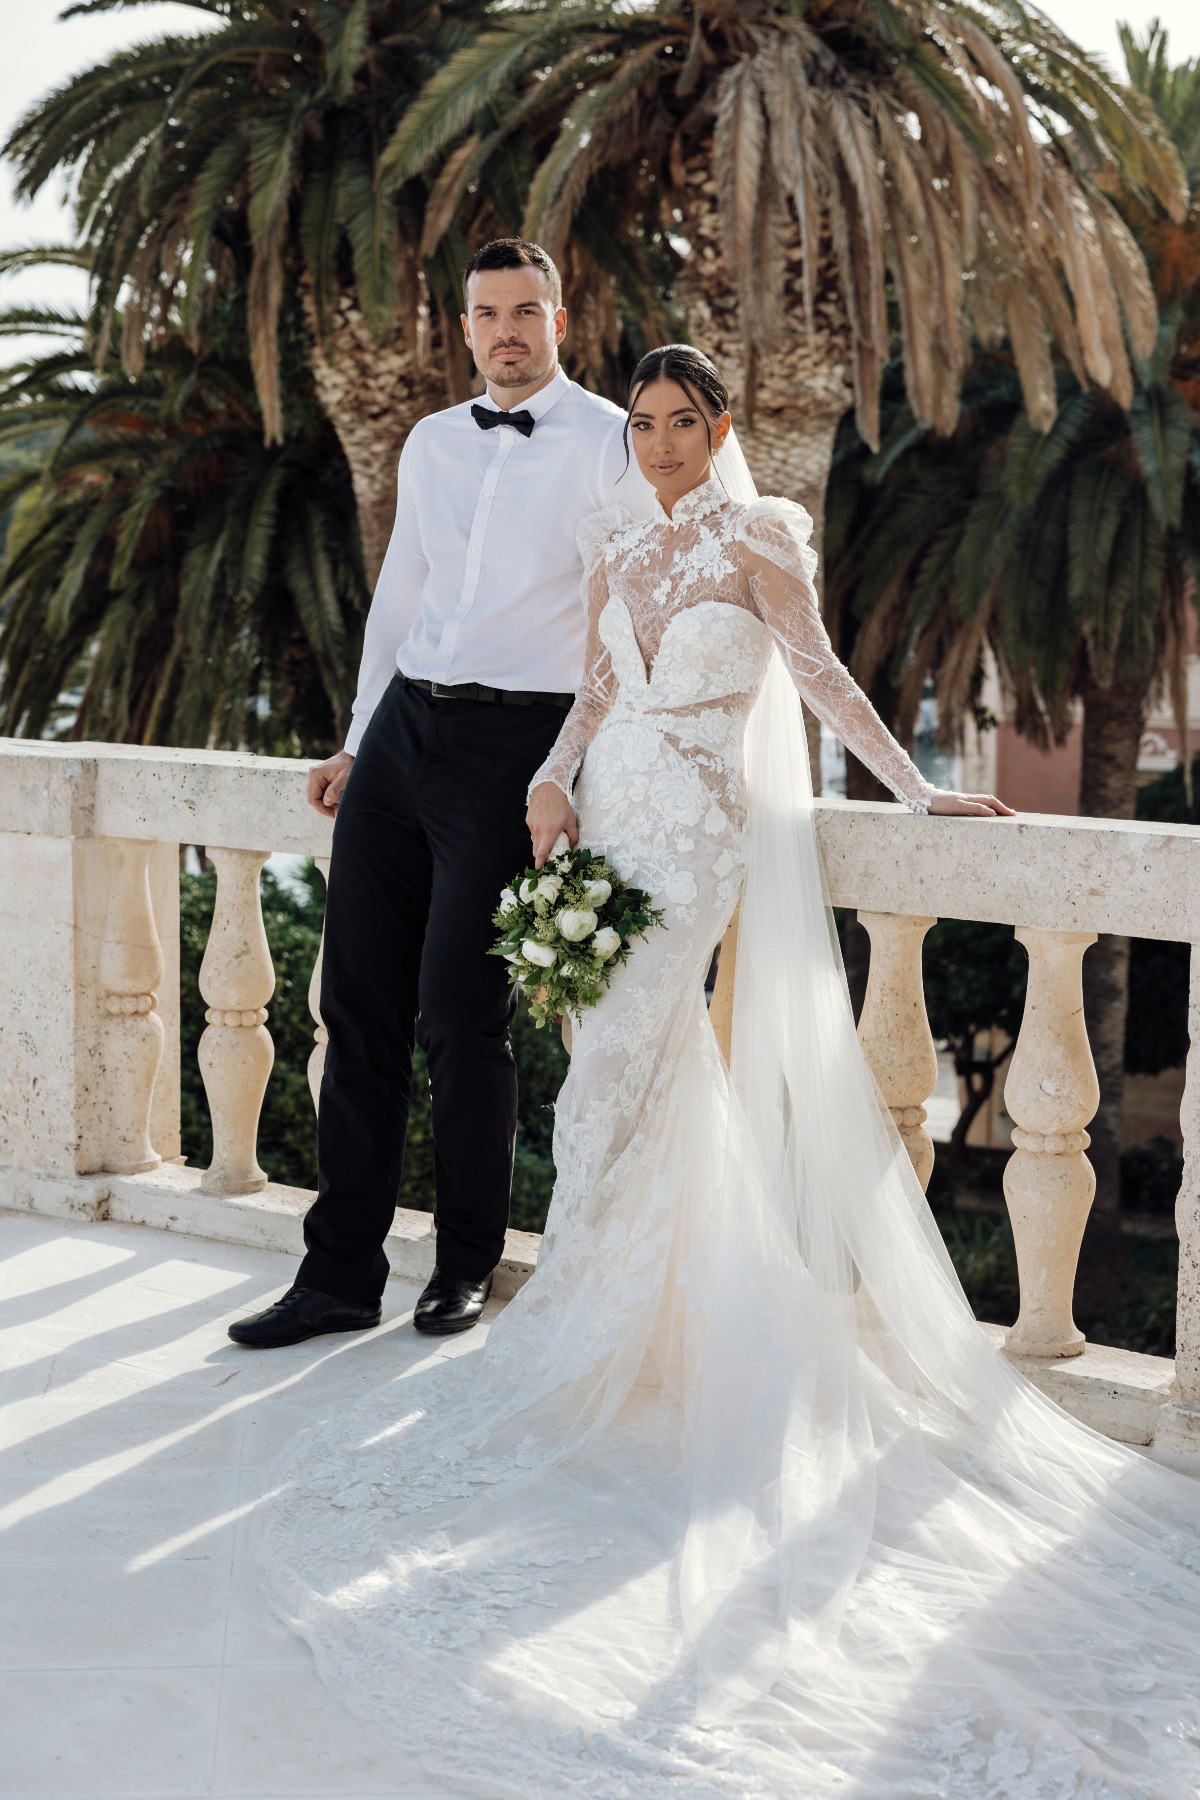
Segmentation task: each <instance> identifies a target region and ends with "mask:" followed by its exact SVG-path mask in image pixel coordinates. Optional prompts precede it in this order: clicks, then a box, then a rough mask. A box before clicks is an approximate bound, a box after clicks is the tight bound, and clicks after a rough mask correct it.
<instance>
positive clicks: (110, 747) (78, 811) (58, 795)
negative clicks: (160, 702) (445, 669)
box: [0, 738, 333, 856]
mask: <svg viewBox="0 0 1200 1800" xmlns="http://www.w3.org/2000/svg"><path fill="white" fill-rule="evenodd" d="M308 767H309V764H308V763H307V762H306V761H302V760H301V759H300V758H298V757H287V756H251V755H248V754H242V753H241V752H237V751H230V750H168V749H157V748H152V749H144V748H142V747H141V746H139V745H136V744H88V743H82V744H43V743H32V742H28V743H27V742H25V741H24V740H23V739H14V738H0V831H21V832H34V833H37V834H38V835H40V836H44V837H122V838H153V839H156V840H159V841H164V840H165V841H166V842H168V843H177V844H203V845H205V846H208V845H211V846H212V847H213V848H214V849H226V850H271V851H276V850H282V851H285V852H288V853H289V854H292V855H296V856H328V854H329V844H330V838H331V836H332V831H333V827H332V824H331V823H330V824H323V823H322V821H321V819H320V817H319V816H318V815H317V814H316V813H315V812H313V810H312V808H311V807H310V806H309V805H308V803H307V801H306V800H305V797H304V792H305V777H306V774H307V770H308Z"/></svg>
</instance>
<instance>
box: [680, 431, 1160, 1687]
mask: <svg viewBox="0 0 1200 1800" xmlns="http://www.w3.org/2000/svg"><path fill="white" fill-rule="evenodd" d="M716 470H717V474H718V476H719V478H720V480H721V481H722V483H723V484H724V486H725V487H726V490H727V491H728V492H729V494H730V495H731V497H733V498H735V499H740V500H744V501H747V502H749V503H753V501H754V500H755V499H756V497H757V490H756V489H755V486H754V482H753V478H752V476H751V474H750V471H749V468H748V467H747V465H746V461H745V458H744V456H743V455H742V452H741V449H740V447H739V446H738V444H737V440H736V438H735V437H734V435H733V433H732V432H731V433H730V436H729V438H728V440H727V442H726V444H725V446H724V447H723V448H722V450H721V451H720V452H719V453H718V457H717V462H716ZM762 504H764V505H767V504H769V502H765V501H764V502H763V503H762ZM746 766H747V780H748V786H749V826H748V834H747V862H746V876H745V885H744V891H743V897H742V904H741V922H740V929H739V934H738V950H737V971H736V983H735V990H734V1007H733V1033H732V1053H731V1062H730V1075H731V1090H732V1093H731V1099H732V1105H731V1119H730V1132H731V1134H745V1136H746V1137H748V1139H749V1142H748V1143H747V1142H739V1143H737V1145H736V1149H735V1147H734V1145H733V1144H732V1143H731V1154H730V1155H729V1156H728V1159H727V1165H728V1168H729V1170H730V1172H731V1173H730V1176H729V1178H728V1179H727V1182H726V1191H725V1193H724V1196H723V1202H722V1205H721V1208H720V1231H721V1233H722V1237H723V1242H722V1244H721V1248H720V1250H719V1252H718V1256H719V1259H720V1261H721V1264H722V1267H723V1270H724V1271H725V1272H726V1273H727V1274H728V1276H729V1279H726V1280H724V1281H723V1282H722V1283H721V1284H720V1287H719V1290H718V1291H717V1294H716V1296H715V1298H714V1301H713V1310H712V1315H711V1317H710V1319H709V1321H708V1339H707V1349H706V1355H705V1366H704V1376H703V1381H702V1391H701V1399H700V1404H699V1408H698V1413H697V1438H696V1457H695V1463H694V1470H695V1485H694V1491H693V1500H692V1511H691V1522H690V1525H689V1529H688V1535H687V1539H686V1543H685V1548H684V1553H683V1557H682V1563H681V1574H680V1604H681V1611H682V1615H683V1619H684V1622H685V1626H686V1628H687V1631H688V1635H689V1637H690V1638H691V1640H692V1642H693V1644H694V1645H695V1648H696V1651H697V1656H698V1660H699V1669H700V1685H701V1696H702V1700H703V1701H704V1703H705V1705H706V1707H707V1709H708V1711H709V1712H710V1714H712V1715H713V1716H719V1715H724V1716H728V1714H729V1712H730V1710H731V1708H736V1707H737V1706H738V1705H739V1704H745V1703H746V1702H747V1701H752V1700H754V1699H755V1698H756V1697H759V1696H763V1695H765V1694H766V1693H767V1691H768V1689H769V1688H770V1687H771V1685H772V1683H773V1682H774V1681H775V1680H776V1679H777V1678H778V1676H779V1674H780V1672H781V1671H784V1670H787V1669H791V1670H793V1671H796V1670H802V1669H804V1668H805V1667H806V1666H807V1667H808V1668H809V1669H823V1668H825V1667H826V1666H827V1658H828V1657H829V1655H830V1654H831V1653H832V1646H833V1644H834V1641H835V1638H836V1637H837V1634H838V1632H839V1629H840V1628H841V1627H842V1625H843V1623H844V1620H845V1608H846V1604H847V1600H848V1597H849V1596H850V1594H851V1591H852V1590H853V1589H854V1587H855V1585H856V1582H859V1581H860V1578H861V1577H862V1575H863V1574H864V1570H865V1568H866V1565H867V1564H868V1563H873V1564H875V1565H877V1564H878V1559H879V1556H880V1551H881V1546H883V1545H885V1544H886V1542H887V1540H888V1536H889V1532H890V1531H892V1530H893V1529H895V1531H896V1534H897V1536H898V1537H899V1536H901V1535H902V1528H901V1527H900V1526H899V1525H898V1524H895V1523H894V1522H895V1520H896V1519H897V1516H898V1514H910V1513H912V1514H916V1515H918V1516H919V1515H920V1514H921V1513H922V1512H932V1511H936V1510H937V1507H938V1506H939V1505H941V1504H942V1502H941V1501H939V1500H938V1499H937V1496H938V1495H939V1494H943V1493H953V1494H954V1496H955V1498H954V1501H953V1504H951V1503H950V1502H949V1501H946V1502H945V1516H944V1518H942V1519H941V1521H940V1525H939V1531H940V1533H941V1535H940V1536H939V1537H938V1562H939V1564H940V1566H937V1567H935V1566H933V1565H931V1567H930V1569H929V1570H922V1569H920V1568H918V1567H916V1566H915V1565H913V1564H912V1563H911V1559H910V1562H909V1564H908V1565H907V1566H906V1572H905V1579H906V1580H907V1582H908V1583H909V1594H910V1600H911V1601H912V1603H913V1604H914V1622H915V1620H916V1619H917V1617H918V1616H919V1614H920V1611H921V1609H922V1608H929V1607H934V1608H936V1607H937V1606H938V1605H940V1604H944V1596H945V1592H946V1590H947V1589H952V1588H953V1587H954V1585H955V1583H956V1582H959V1583H964V1584H968V1585H970V1584H972V1583H974V1582H976V1581H978V1580H979V1578H980V1569H981V1566H982V1564H984V1563H986V1560H987V1558H986V1553H985V1551H984V1550H983V1548H982V1547H983V1545H984V1543H985V1540H986V1536H987V1516H988V1507H989V1501H988V1499H987V1497H986V1496H987V1493H988V1492H995V1491H1000V1490H1008V1491H1010V1492H1011V1493H1012V1494H1013V1495H1014V1496H1019V1497H1020V1504H1021V1505H1022V1506H1024V1507H1027V1508H1028V1509H1029V1514H1030V1517H1031V1519H1036V1520H1037V1521H1038V1525H1039V1526H1040V1527H1045V1528H1046V1529H1050V1528H1051V1527H1054V1528H1057V1527H1059V1526H1061V1525H1062V1523H1063V1521H1064V1520H1069V1521H1070V1522H1071V1529H1072V1530H1076V1531H1077V1532H1078V1533H1079V1534H1080V1536H1081V1538H1082V1537H1089V1539H1090V1541H1091V1549H1092V1551H1094V1550H1095V1548H1096V1538H1097V1536H1098V1537H1100V1538H1105V1539H1106V1540H1108V1543H1109V1546H1110V1547H1111V1548H1112V1550H1113V1551H1114V1553H1118V1554H1119V1553H1120V1551H1119V1547H1120V1545H1121V1543H1122V1536H1121V1530H1122V1527H1123V1525H1131V1526H1133V1527H1134V1531H1135V1536H1136V1537H1138V1538H1139V1539H1141V1542H1140V1544H1139V1548H1140V1550H1141V1552H1142V1553H1143V1554H1146V1553H1148V1552H1149V1550H1150V1546H1149V1545H1147V1544H1146V1543H1145V1540H1144V1538H1142V1531H1143V1528H1145V1527H1149V1529H1150V1533H1151V1536H1156V1535H1157V1531H1158V1528H1159V1527H1161V1526H1165V1525H1166V1519H1165V1517H1162V1516H1161V1510H1160V1509H1162V1510H1165V1511H1167V1512H1169V1511H1170V1510H1172V1507H1171V1505H1170V1503H1169V1501H1168V1491H1170V1493H1171V1496H1172V1498H1173V1499H1174V1500H1175V1501H1176V1502H1178V1501H1179V1500H1181V1499H1182V1494H1181V1493H1180V1492H1179V1491H1177V1490H1175V1489H1174V1485H1173V1482H1172V1480H1171V1478H1169V1477H1165V1478H1164V1476H1163V1472H1161V1471H1158V1470H1150V1469H1145V1468H1144V1467H1143V1468H1142V1469H1138V1468H1137V1467H1136V1466H1135V1464H1134V1459H1132V1458H1130V1457H1129V1455H1128V1453H1127V1452H1126V1451H1124V1450H1123V1449H1118V1447H1116V1446H1114V1445H1111V1444H1109V1443H1107V1442H1106V1441H1105V1440H1102V1439H1100V1438H1099V1437H1097V1436H1095V1435H1094V1434H1092V1433H1090V1432H1088V1431H1086V1430H1084V1429H1083V1428H1079V1427H1075V1426H1073V1425H1072V1426H1067V1424H1066V1421H1064V1420H1063V1418H1062V1415H1061V1414H1060V1413H1059V1412H1058V1411H1057V1409H1056V1408H1054V1407H1053V1406H1052V1405H1051V1404H1050V1403H1049V1402H1047V1401H1046V1400H1045V1399H1044V1397H1043V1396H1042V1395H1041V1394H1039V1393H1038V1392H1037V1390H1036V1389H1034V1388H1033V1387H1032V1386H1031V1385H1030V1384H1029V1383H1027V1382H1026V1381H1025V1380H1024V1379H1023V1378H1022V1377H1021V1376H1020V1375H1018V1373H1017V1372H1016V1371H1015V1370H1014V1369H1013V1368H1012V1367H1011V1365H1010V1364H1008V1362H1007V1361H1006V1360H1005V1358H1004V1357H1003V1356H1002V1355H1000V1354H999V1353H997V1352H996V1350H995V1349H994V1348H993V1347H992V1346H991V1345H990V1344H989V1343H988V1342H987V1340H986V1339H985V1338H984V1336H983V1334H982V1333H981V1332H980V1330H979V1327H978V1325H977V1324H976V1321H975V1319H974V1317H973V1315H972V1313H971V1311H970V1308H969V1306H968V1304H967V1302H966V1299H965V1297H964V1295H963V1292H962V1289H961V1286H960V1284H959V1282H958V1279H957V1276H956V1274H955V1272H954V1268H953V1265H952V1263H951V1261H950V1258H949V1256H948V1254H947V1252H946V1250H945V1247H944V1244H943V1241H942V1237H941V1234H940V1232H939V1231H938V1229H937V1226H936V1223H935V1221H934V1219H933V1217H932V1214H931V1212H930V1210H929V1207H928V1204H927V1202H926V1200H925V1196H924V1193H923V1191H922V1189H921V1186H920V1184H919V1182H918V1180H917V1177H916V1175H915V1173H914V1171H913V1168H912V1165H911V1163H910V1161H909V1158H908V1156H907V1153H906V1152H905V1150H904V1147H903V1144H902V1142H901V1140H900V1137H899V1134H898V1133H897V1131H896V1129H895V1125H894V1123H893V1121H892V1119H891V1116H890V1114H889V1112H888V1109H887V1107H886V1104H885V1103H884V1100H883V1097H882V1095H881V1094H880V1091H879V1088H878V1086H877V1084H876V1082H875V1080H874V1077H873V1076H872V1074H871V1071H870V1068H869V1066H868V1064H867V1062H866V1060H865V1057H864V1055H863V1052H862V1050H861V1047H860V1045H859V1043H858V1039H857V1035H856V1032H855V1026H854V1019H853V1014H852V1011H851V1006H850V999H849V994H848V991H847V988H846V982H845V975H844V971H843V968H842V963H841V957H840V953H839V950H838V945H837V938H836V933H835V931H834V928H833V920H832V913H831V911H830V909H829V906H828V903H827V893H826V889H825V884H824V878H823V873H822V867H821V861H820V855H819V850H818V845H817V838H816V831H815V821H814V807H813V792H812V783H811V779H810V774H809V763H808V751H807V745H806V741H805V733H804V728H803V720H802V717H801V712H800V702H799V698H798V695H797V694H796V691H795V688H794V686H793V684H792V682H791V680H790V679H789V677H788V674H787V671H786V669H785V667H784V665H783V662H782V659H781V657H780V655H779V653H778V651H776V653H775V654H774V655H773V657H772V662H771V668H770V672H769V674H768V677H767V680H766V682H765V685H764V687H763V689H762V693H761V695H760V698H759V699H758V701H757V703H756V705H755V707H754V709H753V712H752V714H751V718H750V721H749V725H748V729H747V744H746ZM748 1170H753V1171H754V1172H755V1174H756V1179H753V1180H752V1181H751V1182H750V1183H748V1182H747V1171H748ZM749 1395H753V1396H754V1403H753V1405H752V1406H748V1405H747V1404H746V1398H747V1396H749ZM918 1424H919V1430H914V1429H913V1426H914V1425H918ZM1064 1427H1065V1429H1064ZM940 1445H951V1446H953V1451H952V1453H951V1452H950V1451H947V1453H946V1454H947V1457H948V1459H950V1460H951V1461H953V1464H954V1469H955V1474H954V1479H953V1482H950V1483H949V1485H948V1486H947V1485H945V1484H946V1483H947V1481H948V1479H949V1478H948V1476H947V1473H946V1469H945V1468H942V1469H941V1470H940V1472H938V1473H935V1472H934V1470H933V1465H934V1464H935V1463H936V1462H937V1456H938V1446H940ZM931 1446H932V1447H933V1448H932V1450H931ZM964 1464H965V1465H966V1466H968V1467H977V1468H978V1469H979V1470H980V1471H983V1473H982V1476H981V1488H982V1490H983V1491H982V1492H981V1493H980V1494H979V1495H975V1494H974V1493H973V1492H971V1491H970V1490H969V1489H968V1490H966V1491H965V1492H964V1489H963V1488H962V1485H961V1477H960V1474H959V1469H960V1466H962V1465H964ZM1143 1483H1146V1484H1148V1485H1146V1486H1145V1487H1143ZM1118 1489H1120V1490H1121V1495H1122V1498H1121V1500H1120V1501H1118V1499H1117V1493H1118ZM1102 1493H1103V1494H1104V1495H1105V1496H1106V1509H1107V1510H1104V1509H1101V1510H1099V1511H1098V1510H1097V1509H1096V1501H1097V1499H1098V1498H1099V1496H1100V1495H1101V1494H1102ZM1135 1494H1136V1495H1137V1498H1136V1499H1135ZM1151 1495H1156V1496H1157V1500H1156V1501H1155V1500H1152V1499H1151ZM1126 1501H1129V1502H1132V1504H1131V1505H1128V1506H1127V1505H1126V1504H1125V1502H1126ZM1144 1505H1146V1506H1154V1507H1155V1509H1156V1510H1160V1517H1159V1518H1158V1520H1157V1521H1155V1522H1154V1523H1153V1524H1152V1523H1151V1520H1150V1518H1149V1515H1148V1513H1147V1512H1145V1511H1143V1506H1144ZM1122 1515H1123V1517H1122ZM1128 1548H1129V1541H1126V1545H1125V1551H1126V1554H1127V1553H1128ZM875 1572H876V1574H877V1568H876V1571H875ZM1046 1599H1047V1602H1048V1604H1046V1610H1045V1613H1044V1615H1043V1616H1041V1617H1039V1616H1037V1615H1038V1608H1039V1605H1040V1604H1045V1603H1044V1602H1040V1601H1038V1600H1035V1599H1032V1598H1031V1600H1030V1611H1029V1616H1028V1618H1027V1620H1026V1621H1024V1623H1026V1624H1027V1626H1028V1634H1029V1635H1028V1636H1027V1637H1026V1639H1025V1642H1026V1643H1027V1644H1028V1645H1029V1646H1030V1649H1029V1658H1028V1659H1027V1667H1028V1666H1031V1661H1030V1659H1032V1661H1036V1656H1037V1654H1038V1653H1037V1651H1036V1648H1035V1646H1036V1644H1037V1643H1038V1640H1039V1638H1042V1639H1044V1641H1046V1642H1048V1643H1053V1642H1054V1641H1055V1638H1056V1633H1057V1631H1058V1630H1059V1629H1060V1628H1061V1626H1060V1622H1059V1621H1058V1620H1056V1618H1055V1617H1054V1610H1055V1607H1054V1601H1053V1599H1052V1595H1051V1590H1049V1589H1048V1590H1047V1596H1046ZM1100 1604H1101V1602H1100V1601H1099V1600H1097V1605H1098V1606H1099V1605H1100ZM1060 1677H1061V1670H1060V1669H1058V1668H1057V1667H1056V1668H1055V1671H1054V1678H1055V1679H1060ZM1048 1679H1050V1678H1049V1676H1048ZM1086 1687H1087V1678H1081V1682H1080V1688H1081V1691H1083V1690H1085V1689H1086ZM1047 1691H1048V1692H1052V1691H1053V1682H1051V1686H1050V1688H1048V1690H1047ZM1058 1697H1059V1698H1060V1699H1061V1698H1062V1697H1063V1696H1062V1695H1061V1693H1060V1695H1059V1696H1058ZM1081 1704H1082V1702H1081Z"/></svg>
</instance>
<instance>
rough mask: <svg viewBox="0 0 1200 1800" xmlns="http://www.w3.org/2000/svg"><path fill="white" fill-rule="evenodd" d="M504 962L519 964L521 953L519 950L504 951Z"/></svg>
mask: <svg viewBox="0 0 1200 1800" xmlns="http://www.w3.org/2000/svg"><path fill="white" fill-rule="evenodd" d="M504 960H505V962H515V963H519V962H520V960H521V953H520V951H519V950H506V951H505V952H504Z"/></svg>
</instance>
